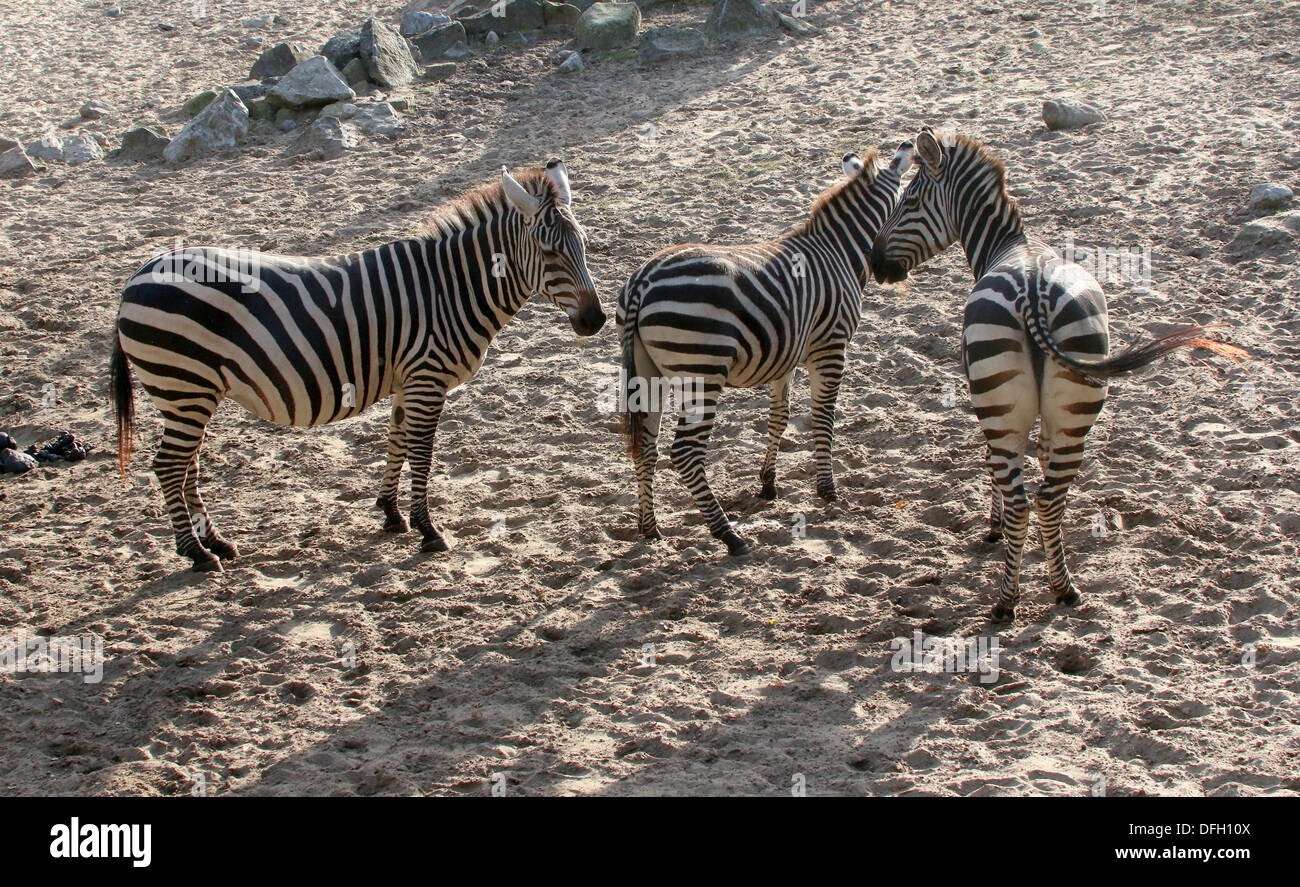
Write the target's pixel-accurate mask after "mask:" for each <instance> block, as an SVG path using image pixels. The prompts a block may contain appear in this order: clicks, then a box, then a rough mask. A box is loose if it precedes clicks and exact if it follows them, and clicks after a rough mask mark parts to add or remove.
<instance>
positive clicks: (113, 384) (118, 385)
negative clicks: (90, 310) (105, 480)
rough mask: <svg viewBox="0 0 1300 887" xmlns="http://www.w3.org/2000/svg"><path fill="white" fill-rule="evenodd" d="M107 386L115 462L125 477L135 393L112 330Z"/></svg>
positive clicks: (119, 343)
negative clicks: (113, 421) (113, 425)
mask: <svg viewBox="0 0 1300 887" xmlns="http://www.w3.org/2000/svg"><path fill="white" fill-rule="evenodd" d="M108 387H109V391H110V392H111V395H112V398H113V412H114V413H115V414H116V416H117V462H118V466H119V467H120V468H121V470H122V476H123V477H126V466H127V465H128V464H129V463H130V461H131V444H132V441H133V440H134V435H135V393H134V392H133V391H132V390H131V365H130V364H129V363H127V361H126V352H125V351H123V350H122V339H121V337H120V336H119V335H118V334H117V329H116V328H114V330H113V357H112V360H111V361H110V362H109V365H108Z"/></svg>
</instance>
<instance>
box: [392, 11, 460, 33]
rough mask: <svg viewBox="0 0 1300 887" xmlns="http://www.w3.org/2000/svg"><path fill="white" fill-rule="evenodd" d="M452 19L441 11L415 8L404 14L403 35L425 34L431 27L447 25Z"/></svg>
mask: <svg viewBox="0 0 1300 887" xmlns="http://www.w3.org/2000/svg"><path fill="white" fill-rule="evenodd" d="M450 21H451V17H450V16H447V15H443V14H442V13H441V12H426V11H425V10H423V9H418V10H414V11H412V12H408V13H406V14H405V15H403V16H402V36H404V37H414V36H416V35H417V34H423V33H424V32H425V31H427V30H429V29H430V28H433V27H436V26H438V25H445V24H447V23H448V22H450Z"/></svg>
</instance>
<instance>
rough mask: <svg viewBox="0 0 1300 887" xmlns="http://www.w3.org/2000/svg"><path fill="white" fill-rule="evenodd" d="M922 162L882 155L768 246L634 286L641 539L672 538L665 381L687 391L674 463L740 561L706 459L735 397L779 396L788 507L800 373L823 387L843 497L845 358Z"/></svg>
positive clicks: (663, 269) (817, 439) (768, 465)
mask: <svg viewBox="0 0 1300 887" xmlns="http://www.w3.org/2000/svg"><path fill="white" fill-rule="evenodd" d="M911 156H912V149H911V145H910V144H904V145H903V146H902V147H900V148H899V150H898V152H897V153H896V154H895V156H894V159H893V161H892V162H891V163H890V164H889V166H887V167H882V166H881V165H880V164H878V163H877V160H876V153H875V151H874V150H873V151H871V152H869V153H868V154H867V157H866V158H865V160H864V159H861V158H859V157H858V156H857V155H854V154H850V155H848V156H846V157H845V158H844V160H843V169H844V172H845V175H846V178H845V179H844V180H843V181H842V182H840V183H839V184H838V185H836V186H835V187H833V188H831V189H830V190H828V191H827V192H826V193H824V194H823V195H822V196H821V197H819V198H818V200H817V202H816V203H815V204H814V207H813V210H812V212H811V214H810V216H809V218H808V220H807V221H805V222H804V223H803V224H802V225H800V226H798V227H796V228H794V229H792V230H790V231H789V232H787V233H786V234H784V235H782V236H781V237H778V238H776V239H775V240H771V241H767V242H765V243H753V244H746V245H741V246H712V245H705V244H683V245H680V246H674V247H669V248H667V249H664V250H661V251H660V252H659V253H657V254H655V255H654V256H653V257H651V258H650V259H649V260H648V261H647V262H646V263H645V264H644V265H642V266H641V267H640V268H639V269H638V270H637V271H636V272H635V273H634V274H633V275H632V277H631V278H630V279H629V280H628V282H627V284H626V286H624V288H623V292H622V295H621V297H620V300H619V313H618V318H619V324H620V341H621V344H622V349H623V375H624V385H625V394H626V397H625V407H624V413H623V420H624V431H625V433H626V435H627V438H628V447H629V451H630V453H631V455H632V459H633V462H634V463H635V466H636V473H637V491H638V502H639V511H640V518H639V523H640V529H641V532H642V533H643V534H644V535H645V536H647V537H650V538H655V537H657V536H658V527H657V524H656V519H655V515H654V503H653V495H652V489H653V475H654V468H655V462H656V461H657V457H658V454H657V448H656V442H657V439H658V435H659V425H660V421H661V418H662V414H663V413H664V412H665V411H666V410H665V406H664V405H663V404H661V403H655V404H650V405H645V404H643V403H641V402H639V401H638V399H637V396H638V395H639V394H640V393H641V392H642V391H644V390H654V389H655V385H656V382H657V380H663V379H667V380H670V381H671V384H670V385H668V386H667V387H669V388H671V390H673V391H674V392H680V395H679V397H678V400H677V403H676V412H677V430H676V435H675V438H674V441H673V446H672V459H673V464H674V466H675V467H676V468H677V470H678V473H679V474H680V476H681V478H682V480H683V482H684V483H685V484H686V486H687V488H688V489H689V490H690V491H691V493H692V496H693V497H694V499H695V501H696V504H697V505H698V507H699V508H700V510H701V511H702V512H703V514H704V517H705V521H706V523H707V525H708V527H709V531H710V532H711V533H712V534H713V535H714V536H715V537H716V538H718V539H721V540H723V541H724V542H725V543H726V545H727V547H728V550H729V551H730V552H731V553H732V554H743V553H745V552H747V551H748V550H749V547H748V543H747V542H745V540H744V539H742V538H741V537H740V536H739V535H738V534H737V533H736V531H735V529H734V528H733V526H732V524H731V521H730V520H729V519H728V518H727V515H726V514H725V513H724V512H723V510H722V507H721V506H720V505H719V504H718V501H717V499H716V498H715V497H714V495H713V491H712V490H711V489H710V487H709V484H708V480H707V478H706V477H705V473H704V453H705V446H706V443H707V441H708V437H709V434H710V432H711V430H712V427H713V420H714V416H715V414H716V412H717V404H718V398H719V396H720V395H721V392H722V389H723V388H726V387H731V388H756V387H759V386H762V385H771V386H772V400H771V407H770V411H769V418H768V449H767V456H766V457H765V459H764V462H763V467H762V469H761V471H760V477H761V479H762V488H761V491H760V495H762V496H763V497H764V498H768V499H772V498H775V497H776V487H775V476H776V469H775V459H776V451H777V448H778V446H779V443H780V439H781V436H782V435H783V433H784V431H785V427H786V423H787V420H788V417H789V386H790V382H791V379H792V377H793V375H794V371H795V369H796V368H797V367H799V366H806V367H807V368H808V372H809V376H810V379H811V382H812V399H813V435H814V449H815V453H816V456H815V458H816V464H817V478H818V480H817V489H818V492H819V493H820V494H821V495H822V497H823V498H825V499H827V500H831V499H834V498H835V481H834V477H833V473H832V468H831V457H830V445H831V437H832V428H833V421H834V410H835V398H836V394H837V392H838V388H839V384H840V378H841V376H842V374H843V371H844V351H845V347H846V346H847V344H848V341H849V339H850V338H851V337H852V335H853V333H854V331H855V330H856V329H857V325H858V319H859V311H860V305H861V297H862V288H863V286H864V285H865V284H866V281H867V279H868V277H869V276H870V273H871V269H870V264H869V256H870V253H871V239H872V237H873V236H874V234H875V232H876V230H877V229H878V228H879V226H880V223H881V222H882V221H883V220H884V218H885V216H886V215H888V213H889V211H890V210H891V209H892V208H893V206H894V204H895V203H896V201H897V200H898V193H899V190H900V187H901V179H902V174H903V172H904V171H905V170H906V169H907V168H908V166H909V164H910V163H911Z"/></svg>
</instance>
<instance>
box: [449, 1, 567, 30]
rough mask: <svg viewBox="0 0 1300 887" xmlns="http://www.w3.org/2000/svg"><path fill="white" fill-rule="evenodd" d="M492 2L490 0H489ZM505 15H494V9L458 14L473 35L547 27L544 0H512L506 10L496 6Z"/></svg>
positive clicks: (466, 28) (461, 21)
mask: <svg viewBox="0 0 1300 887" xmlns="http://www.w3.org/2000/svg"><path fill="white" fill-rule="evenodd" d="M488 2H489V3H490V0H488ZM496 11H498V12H504V13H505V15H494V14H493V10H492V9H487V10H484V11H483V12H475V13H471V14H466V15H460V16H457V18H458V19H460V23H461V24H462V25H463V26H464V28H465V33H466V34H468V35H470V36H471V37H486V36H487V34H488V32H490V31H491V32H496V33H498V34H500V33H504V32H507V31H527V30H532V29H535V28H544V27H546V12H545V10H544V9H543V8H542V0H510V2H509V3H507V4H506V6H505V8H504V10H503V9H501V8H500V7H497V8H496Z"/></svg>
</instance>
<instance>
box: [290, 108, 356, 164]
mask: <svg viewBox="0 0 1300 887" xmlns="http://www.w3.org/2000/svg"><path fill="white" fill-rule="evenodd" d="M357 144H358V138H357V131H356V130H355V129H354V128H353V127H352V126H350V125H348V124H345V123H343V122H342V121H340V120H339V119H338V118H337V117H322V118H320V119H319V120H317V121H316V122H315V123H313V124H312V125H311V126H308V127H307V128H306V129H304V130H303V131H302V133H301V134H300V135H299V136H298V138H297V140H296V141H295V142H294V144H293V146H292V147H291V148H290V149H289V153H290V154H301V155H305V156H307V157H309V158H311V159H314V160H334V159H336V158H339V157H342V156H343V152H344V151H346V150H348V149H349V148H355V147H356V146H357Z"/></svg>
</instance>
